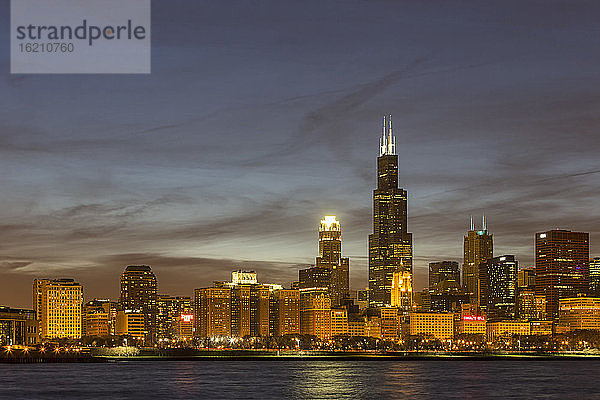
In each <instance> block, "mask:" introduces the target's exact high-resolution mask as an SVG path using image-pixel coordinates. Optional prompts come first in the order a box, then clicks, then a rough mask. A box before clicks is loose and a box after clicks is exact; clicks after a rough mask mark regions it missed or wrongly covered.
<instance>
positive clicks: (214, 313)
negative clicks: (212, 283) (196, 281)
mask: <svg viewBox="0 0 600 400" xmlns="http://www.w3.org/2000/svg"><path fill="white" fill-rule="evenodd" d="M194 317H195V321H196V332H195V334H196V336H197V337H201V338H205V337H215V336H231V289H229V288H202V289H196V290H194Z"/></svg>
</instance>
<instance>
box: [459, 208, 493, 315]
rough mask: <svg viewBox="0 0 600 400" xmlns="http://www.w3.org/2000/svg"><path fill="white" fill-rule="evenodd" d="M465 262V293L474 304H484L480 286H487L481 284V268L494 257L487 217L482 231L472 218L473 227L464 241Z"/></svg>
mask: <svg viewBox="0 0 600 400" xmlns="http://www.w3.org/2000/svg"><path fill="white" fill-rule="evenodd" d="M463 250H464V262H463V279H462V288H463V291H464V292H465V293H467V294H469V295H470V296H472V299H473V301H474V303H476V304H480V305H481V303H482V301H481V299H480V297H481V293H480V292H481V291H482V290H483V291H485V287H484V288H483V289H480V285H481V284H482V285H484V286H485V282H481V283H480V275H481V274H480V266H481V265H485V263H486V262H487V260H489V259H490V258H492V257H493V252H494V238H493V235H492V234H490V233H489V232H488V230H487V224H486V221H485V216H484V217H483V225H482V228H481V229H480V230H476V229H475V224H474V222H473V219H472V218H471V226H470V229H469V231H468V232H467V234H466V235H465V236H464V240H463Z"/></svg>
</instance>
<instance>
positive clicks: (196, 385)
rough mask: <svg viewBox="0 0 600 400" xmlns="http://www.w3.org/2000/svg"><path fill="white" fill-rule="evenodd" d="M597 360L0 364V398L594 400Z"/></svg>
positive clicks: (225, 360) (223, 360) (367, 360)
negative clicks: (527, 399) (465, 399)
mask: <svg viewBox="0 0 600 400" xmlns="http://www.w3.org/2000/svg"><path fill="white" fill-rule="evenodd" d="M599 367H600V360H595V359H582V360H555V361H541V360H495V361H461V360H439V361H438V360H423V361H402V360H400V361H393V360H382V359H362V360H353V361H343V360H340V361H331V360H307V359H298V360H275V359H270V360H269V359H265V360H241V361H239V360H227V359H222V360H198V361H158V362H157V361H130V362H118V363H109V364H33V365H6V364H5V365H0V399H4V398H7V399H8V398H10V399H53V398H60V399H61V400H69V399H80V398H86V399H106V398H133V399H137V398H140V399H142V398H143V399H149V398H159V399H180V398H181V399H183V398H210V399H231V398H243V399H252V398H262V399H265V398H293V399H305V398H309V399H327V398H330V399H367V398H369V399H372V398H403V397H406V398H415V397H431V398H460V399H464V398H467V399H481V398H498V399H505V398H543V399H547V398H556V399H562V398H583V399H587V398H599V399H600V395H599V394H598V392H599V389H600V385H599V384H598V380H597V378H596V377H597V375H598V372H597V371H598V370H599Z"/></svg>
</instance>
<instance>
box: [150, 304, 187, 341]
mask: <svg viewBox="0 0 600 400" xmlns="http://www.w3.org/2000/svg"><path fill="white" fill-rule="evenodd" d="M156 306H157V317H156V321H157V328H158V331H157V335H158V336H157V338H158V340H159V341H160V340H163V341H164V340H179V341H181V340H186V339H190V338H191V336H192V335H191V332H192V328H193V314H194V310H193V307H192V299H191V298H190V297H189V296H169V295H166V294H161V295H158V298H157V302H156ZM182 315H184V316H185V315H187V316H188V317H185V318H183V319H182ZM189 316H191V318H190V317H189Z"/></svg>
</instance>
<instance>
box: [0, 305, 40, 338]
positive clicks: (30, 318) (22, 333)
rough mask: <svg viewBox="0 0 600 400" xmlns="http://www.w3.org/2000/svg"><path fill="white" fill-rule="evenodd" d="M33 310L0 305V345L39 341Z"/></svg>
mask: <svg viewBox="0 0 600 400" xmlns="http://www.w3.org/2000/svg"><path fill="white" fill-rule="evenodd" d="M35 315H36V314H35V311H33V310H24V309H20V308H10V307H0V345H5V346H6V345H8V346H13V345H34V344H37V343H39V332H38V321H37V320H36V319H35Z"/></svg>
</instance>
